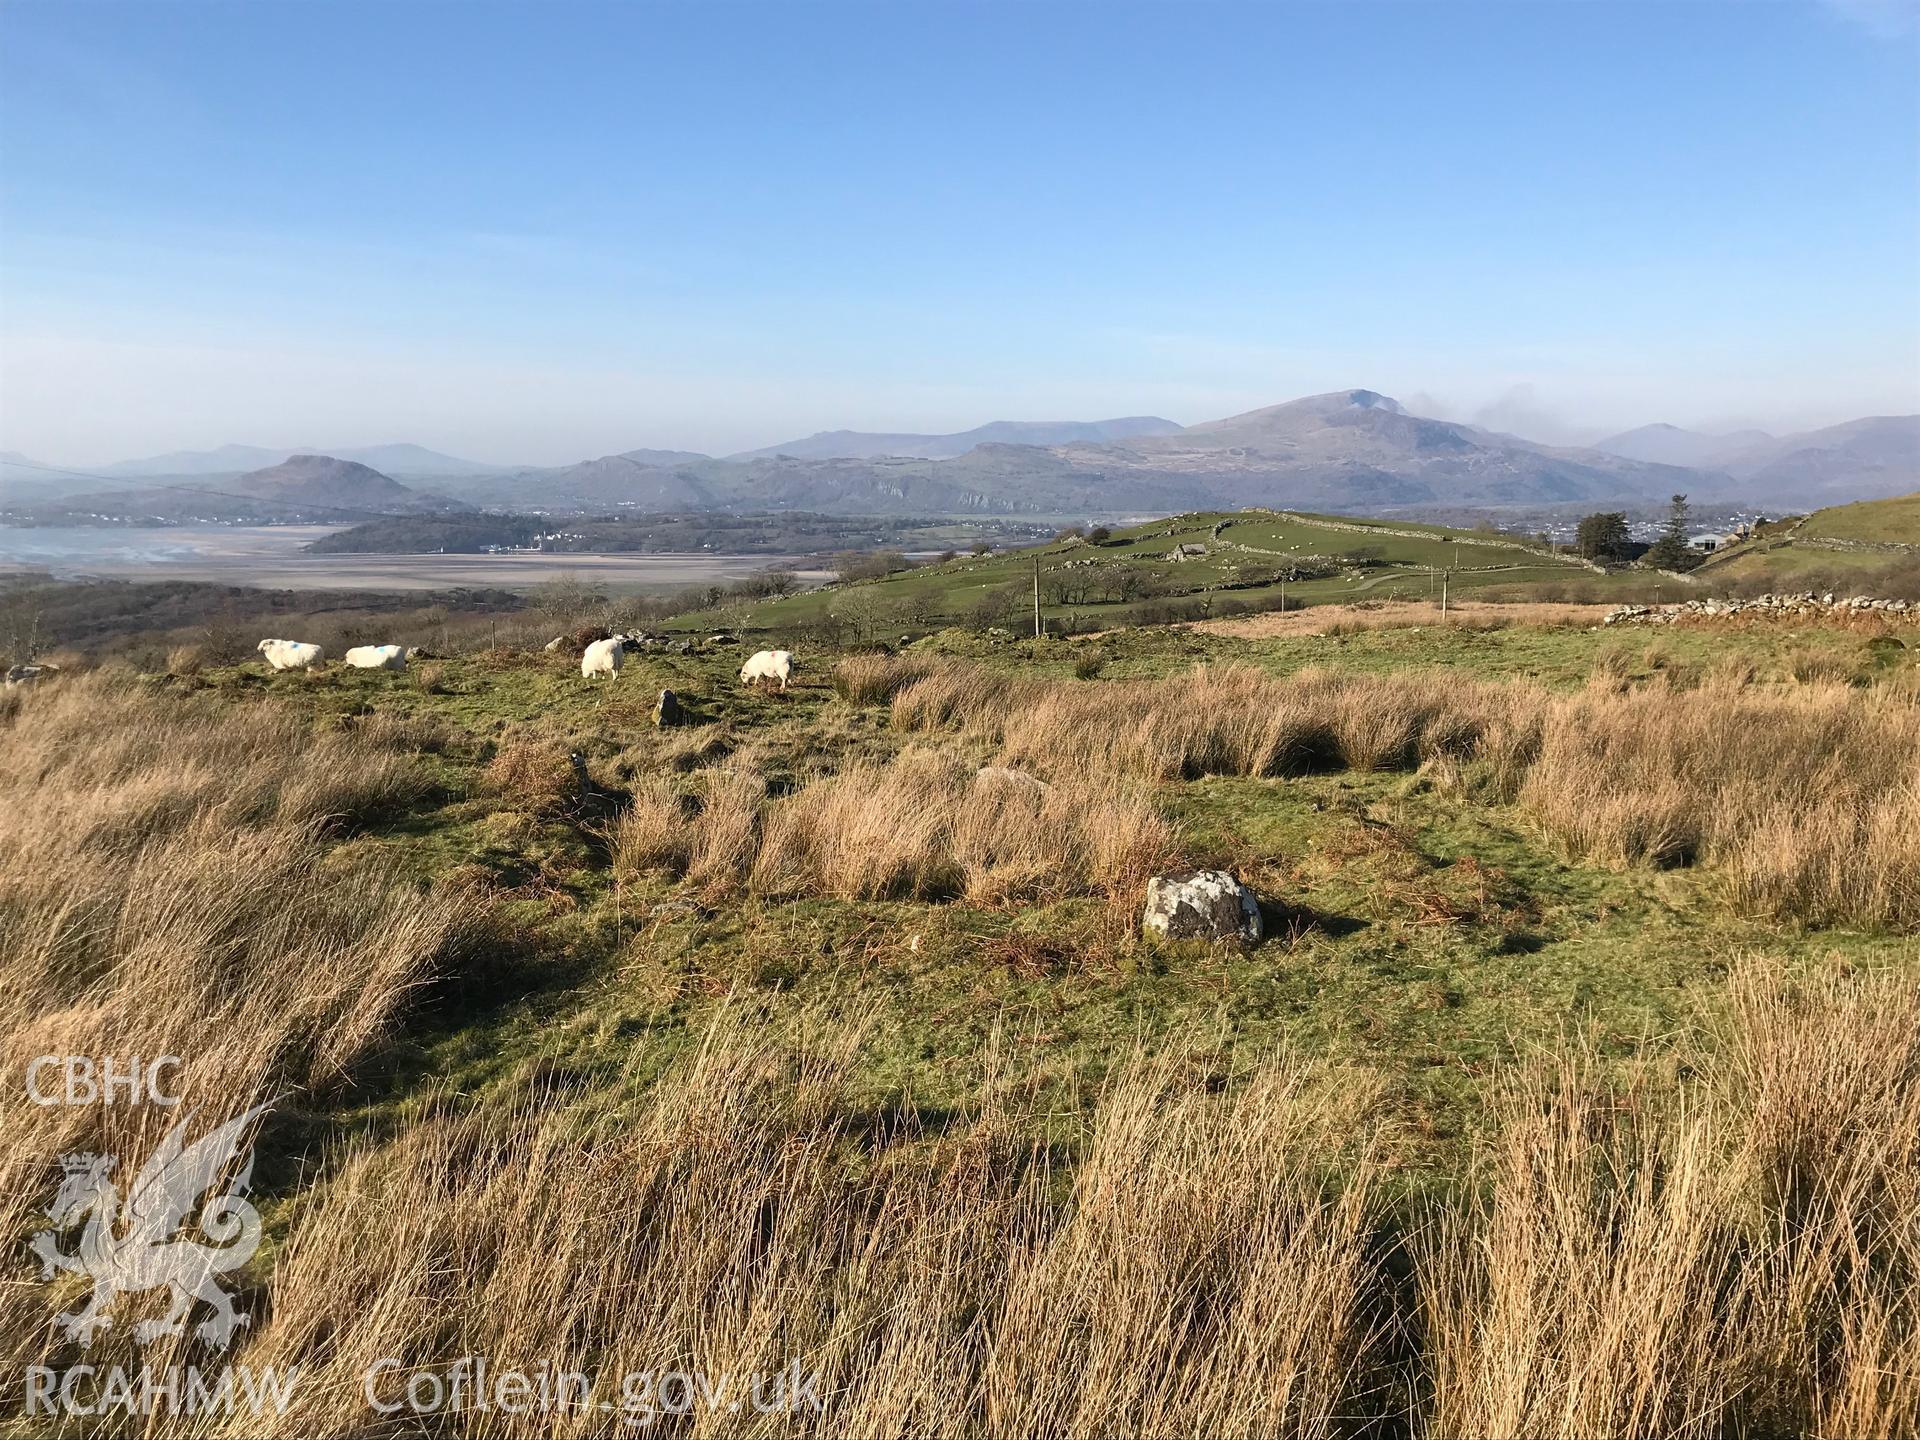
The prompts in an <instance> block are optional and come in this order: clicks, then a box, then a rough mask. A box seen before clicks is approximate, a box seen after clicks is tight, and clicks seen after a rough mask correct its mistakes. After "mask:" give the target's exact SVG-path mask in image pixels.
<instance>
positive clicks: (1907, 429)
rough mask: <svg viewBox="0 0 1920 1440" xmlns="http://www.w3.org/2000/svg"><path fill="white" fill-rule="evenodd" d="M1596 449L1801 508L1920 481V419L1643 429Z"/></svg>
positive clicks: (1878, 494)
mask: <svg viewBox="0 0 1920 1440" xmlns="http://www.w3.org/2000/svg"><path fill="white" fill-rule="evenodd" d="M1593 448H1594V449H1596V450H1604V451H1606V452H1608V453H1609V454H1613V455H1620V456H1625V457H1629V458H1633V459H1641V460H1656V459H1658V460H1663V461H1664V463H1667V464H1671V465H1692V466H1697V467H1701V468H1706V469H1711V470H1716V471H1719V472H1721V473H1723V474H1725V475H1726V476H1728V477H1730V478H1731V480H1732V481H1733V482H1734V484H1733V487H1732V489H1733V490H1734V491H1735V492H1737V493H1738V494H1740V495H1751V496H1753V497H1754V498H1756V499H1764V500H1786V501H1788V502H1790V503H1794V504H1796V505H1801V507H1802V508H1804V505H1803V504H1802V502H1806V503H1818V502H1820V501H1828V502H1835V501H1847V500H1863V499H1865V500H1870V499H1877V498H1884V497H1887V496H1892V495H1900V494H1904V493H1905V492H1907V491H1909V490H1911V489H1912V488H1913V487H1914V485H1915V484H1916V483H1917V482H1920V415H1871V416H1868V417H1866V418H1865V419H1861V420H1849V421H1848V422H1847V423H1845V424H1844V425H1829V426H1828V427H1827V428H1826V429H1824V430H1808V431H1804V432H1802V433H1801V434H1797V435H1784V436H1774V435H1769V434H1767V432H1766V431H1764V430H1736V431H1734V432H1733V433H1732V434H1728V435H1702V434H1699V433H1697V432H1695V431H1691V430H1682V429H1680V428H1679V427H1678V426H1674V425H1643V426H1642V427H1641V428H1640V429H1638V430H1629V431H1627V432H1626V433H1625V434H1624V435H1615V436H1612V437H1610V438H1608V439H1606V440H1601V441H1599V442H1597V443H1596V444H1595V445H1594V447H1593ZM1685 457H1692V458H1685Z"/></svg>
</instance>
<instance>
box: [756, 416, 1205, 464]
mask: <svg viewBox="0 0 1920 1440" xmlns="http://www.w3.org/2000/svg"><path fill="white" fill-rule="evenodd" d="M1179 428H1180V427H1179V426H1178V425H1176V424H1175V423H1174V422H1173V421H1171V420H1162V419H1161V418H1160V417H1159V416H1158V415H1129V416H1125V417H1123V418H1122V419H1119V420H994V421H991V422H990V423H988V424H985V425H977V426H975V427H974V428H973V429H971V430H961V431H957V432H955V433H954V434H951V435H881V434H870V433H868V432H866V431H862V430H822V431H821V432H820V433H819V434H817V435H809V436H808V437H807V438H806V439H804V440H789V441H787V442H786V443H785V444H784V445H769V446H767V447H766V448H765V449H764V450H746V451H742V452H741V453H740V454H738V455H733V456H729V457H728V458H729V459H733V460H772V459H775V458H778V457H780V456H787V457H790V458H792V459H794V460H872V459H876V458H878V457H880V456H883V455H898V456H903V457H905V458H908V459H917V460H952V459H955V458H957V457H958V456H961V455H964V454H966V453H967V452H968V451H969V450H972V449H975V448H976V447H978V446H981V445H1037V446H1041V447H1045V446H1051V445H1099V444H1103V443H1105V442H1106V441H1109V440H1132V439H1138V438H1140V437H1142V436H1147V435H1171V434H1173V433H1174V432H1175V431H1176V430H1178V429H1179Z"/></svg>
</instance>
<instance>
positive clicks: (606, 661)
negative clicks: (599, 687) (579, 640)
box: [580, 635, 628, 680]
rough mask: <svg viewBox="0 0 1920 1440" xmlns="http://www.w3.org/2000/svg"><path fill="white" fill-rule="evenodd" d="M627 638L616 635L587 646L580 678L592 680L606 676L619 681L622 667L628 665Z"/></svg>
mask: <svg viewBox="0 0 1920 1440" xmlns="http://www.w3.org/2000/svg"><path fill="white" fill-rule="evenodd" d="M627 638H628V637H626V636H625V635H614V636H611V637H609V638H608V639H605V640H596V641H594V642H593V643H592V644H591V645H589V646H587V650H586V653H585V654H584V655H582V656H581V657H580V678H581V679H583V680H591V679H592V678H593V677H594V676H596V675H605V676H606V677H607V678H608V679H609V680H618V679H619V678H620V667H621V666H622V665H624V664H626V663H627Z"/></svg>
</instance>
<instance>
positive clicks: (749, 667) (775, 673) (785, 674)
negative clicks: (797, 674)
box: [740, 650, 794, 690]
mask: <svg viewBox="0 0 1920 1440" xmlns="http://www.w3.org/2000/svg"><path fill="white" fill-rule="evenodd" d="M793 671H794V659H793V652H792V651H791V650H762V651H759V652H758V653H757V654H755V655H754V656H753V657H752V658H751V659H749V660H748V661H747V663H746V664H744V665H742V666H741V667H740V683H741V684H742V685H751V684H753V683H754V682H755V681H757V680H778V681H779V682H780V688H781V689H782V690H784V689H786V688H787V681H788V680H790V679H792V678H793Z"/></svg>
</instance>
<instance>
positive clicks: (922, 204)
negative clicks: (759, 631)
mask: <svg viewBox="0 0 1920 1440" xmlns="http://www.w3.org/2000/svg"><path fill="white" fill-rule="evenodd" d="M1917 28H1920V27H1916V25H1915V23H1914V9H1913V6H1912V5H1911V4H1900V3H1888V4H1875V3H1871V0H1849V3H1826V4H1821V3H1813V0H1807V3H1798V0H1778V3H1772V0H1756V3H1726V4H1714V3H1679V4H1675V3H1666V4H1657V5H1644V6H1640V5H1616V4H1607V3H1558V0H1539V3H1524V4H1504V5H1478V4H1455V3H1444V0H1430V3H1422V4H1413V5H1394V4H1386V3H1365V0H1361V3H1345V4H1335V3H1326V4H1319V5H1313V6H1301V7H1290V6H1285V5H1281V4H1262V5H1258V6H1239V5H1231V4H1224V3H1219V4H1213V3H1204V0H1192V3H1164V4H1156V5H1123V4H1100V5H1095V4H1091V3H1084V4H1066V3H1059V4H1049V3H1044V0H1042V3H1024V4H1013V3H1004V4H994V5H987V4H970V5H959V4H952V5H946V4H932V3H906V0H897V3H892V4H874V5H858V6H855V5H841V4H828V3H811V0H788V3H783V4H778V5H768V6H760V5H749V4H736V3H725V0H709V3H702V4H695V3H691V0H689V3H685V4H674V5H665V6H658V7H650V6H643V5H641V4H637V3H635V4H618V5H606V6H602V5H594V4H586V3H564V0H563V3H549V4H522V5H482V4H451V3H428V0H393V3H384V4H379V5H373V6H366V7H361V6H356V5H351V4H341V3H327V4H278V3H255V4H241V5H233V6H228V5H213V4H197V3H196V4H187V3H170V0H143V3H138V4H133V5H118V4H109V3H100V0H93V3H73V0H5V3H0V448H7V449H13V450H18V451H23V452H25V453H27V454H29V455H32V456H34V457H36V458H38V459H42V460H46V461H51V462H53V463H57V464H70V465H73V464H77V465H86V464H92V463H101V462H104V461H107V460H111V459H115V458H124V457H127V456H131V455H138V454H145V453H151V452H155V451H161V450H169V449H176V448H203V447H211V446H214V445H217V444H220V443H223V442H228V441H239V442H244V443H250V444H261V445H296V444H299V445H308V444H311V445H333V446H347V445H356V444H371V443H378V442H384V441H391V440H413V441H417V442H419V443H421V444H425V445H429V446H432V447H434V448H437V449H443V450H448V451H451V452H453V453H456V454H461V455H466V456H470V457H474V458H478V459H482V460H499V461H526V462H546V463H558V462H565V461H570V460H575V459H579V458H582V457H585V456H588V455H596V454H603V453H606V452H609V451H614V450H623V449H630V448H633V447H636V446H643V445H647V446H676V447H687V448H693V449H701V450H712V451H721V452H724V451H728V450H733V449H739V448H743V447H746V446H751V445H759V444H767V443H772V442H775V441H778V440H782V439H787V438H790V437H792V436H795V435H800V434H805V433H808V432H810V431H813V430H818V429H829V428H839V427H848V428H855V429H870V430H950V429H958V428H964V427H966V426H970V425H973V424H977V423H979V422H981V421H984V420H988V419H994V418H1015V419H1046V418H1094V417H1099V416H1108V415H1122V414H1142V413H1157V414H1163V415H1166V416H1169V417H1171V418H1173V419H1175V420H1179V421H1182V422H1192V421H1196V420H1202V419H1208V418H1212V417H1215V416H1219V415H1224V414H1228V413H1232V412H1236V411H1239V410H1245V409H1250V408H1253V407H1255V406H1258V405H1263V404H1270V403H1273V402H1276V401H1279V400H1284V399H1290V398H1293V397H1295V396H1298V395H1303V394H1310V393H1314V392H1317V391H1323V390H1330V389H1336V388H1344V387H1350V386H1362V385H1363V386H1368V387H1371V388H1373V389H1377V390H1382V391H1385V392H1387V393H1389V394H1393V395H1396V396H1398V397H1399V398H1400V399H1402V400H1403V401H1406V402H1408V403H1409V404H1411V405H1412V406H1413V407H1414V408H1416V409H1424V410H1426V411H1427V412H1428V413H1441V414H1447V415H1451V416H1454V417H1457V418H1463V419H1482V420H1484V421H1487V422H1490V423H1495V424H1498V425H1500V426H1502V427H1503V428H1511V429H1515V430H1518V431H1519V432H1521V433H1528V434H1535V435H1537V436H1539V437H1540V438H1549V439H1550V438H1564V437H1567V436H1571V435H1576V434H1581V433H1585V434H1593V433H1598V432H1599V431H1601V430H1604V429H1613V428H1622V427H1625V426H1628V425H1634V424H1639V423H1643V422H1645V421H1649V420H1655V419H1664V420H1669V421H1673V422H1675V423H1679V424H1688V425H1705V426H1710V427H1712V426H1731V425H1737V424H1746V423H1759V424H1763V425H1767V426H1769V427H1773V428H1783V427H1786V428H1792V427H1804V426H1809V425H1816V424H1825V423H1830V422H1832V421H1836V420H1840V419H1847V418H1851V417H1853V416H1856V415H1861V414H1869V413H1889V412H1911V411H1914V410H1920V78H1917V77H1920V34H1917Z"/></svg>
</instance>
